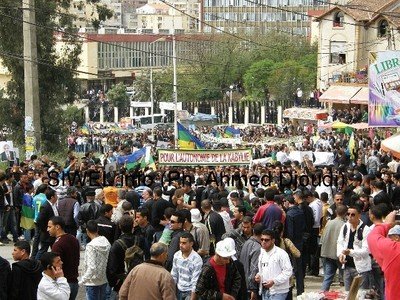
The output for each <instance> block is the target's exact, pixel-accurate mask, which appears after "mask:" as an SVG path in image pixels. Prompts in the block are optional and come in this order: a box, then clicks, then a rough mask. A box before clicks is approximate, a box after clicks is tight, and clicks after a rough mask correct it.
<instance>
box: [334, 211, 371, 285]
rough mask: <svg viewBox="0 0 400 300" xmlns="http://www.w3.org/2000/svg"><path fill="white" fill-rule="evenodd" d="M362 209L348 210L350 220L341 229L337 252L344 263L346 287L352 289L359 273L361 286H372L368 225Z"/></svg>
mask: <svg viewBox="0 0 400 300" xmlns="http://www.w3.org/2000/svg"><path fill="white" fill-rule="evenodd" d="M360 216H361V209H360V207H358V206H354V207H349V209H348V210H347V217H348V221H347V222H346V224H344V225H343V226H342V228H341V229H340V233H339V237H338V240H337V251H336V254H337V256H338V258H339V262H340V263H341V264H342V265H344V288H345V290H346V291H349V290H350V286H351V283H352V282H353V279H354V278H355V277H356V276H357V275H361V277H362V280H361V283H360V288H362V289H365V290H368V289H369V288H370V287H371V280H370V276H371V257H370V255H369V250H368V243H367V236H368V233H369V232H370V229H369V227H368V226H365V225H364V223H363V222H362V221H361V220H360Z"/></svg>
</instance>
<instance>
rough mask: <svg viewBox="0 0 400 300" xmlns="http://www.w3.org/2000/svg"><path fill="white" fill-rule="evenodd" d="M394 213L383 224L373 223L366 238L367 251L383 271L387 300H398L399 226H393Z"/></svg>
mask: <svg viewBox="0 0 400 300" xmlns="http://www.w3.org/2000/svg"><path fill="white" fill-rule="evenodd" d="M396 213H397V211H392V212H391V213H389V214H388V215H387V216H386V218H385V221H384V223H375V222H374V223H375V227H374V228H373V229H372V231H371V232H370V233H369V234H368V237H367V241H368V248H369V251H370V253H371V254H372V256H373V257H374V259H375V260H376V262H377V263H378V265H379V266H380V267H381V268H382V271H384V277H385V299H387V300H394V299H400V289H399V282H400V272H399V270H400V243H399V236H400V226H399V225H395V223H396ZM393 225H394V226H393Z"/></svg>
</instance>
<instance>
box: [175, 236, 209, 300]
mask: <svg viewBox="0 0 400 300" xmlns="http://www.w3.org/2000/svg"><path fill="white" fill-rule="evenodd" d="M193 244H194V239H193V235H191V234H190V233H189V232H185V233H184V234H182V236H181V237H180V238H179V249H180V250H179V251H178V252H176V253H175V254H174V259H173V262H172V271H171V275H172V277H173V278H174V281H175V283H176V285H177V297H178V299H187V298H191V299H192V298H194V297H195V290H196V283H197V280H198V279H199V276H200V272H201V268H202V267H203V259H202V258H201V256H200V255H199V254H198V253H197V252H196V251H194V250H193Z"/></svg>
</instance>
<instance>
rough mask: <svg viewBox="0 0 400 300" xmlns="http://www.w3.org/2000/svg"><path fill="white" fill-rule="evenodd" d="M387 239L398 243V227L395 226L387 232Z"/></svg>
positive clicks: (399, 238)
mask: <svg viewBox="0 0 400 300" xmlns="http://www.w3.org/2000/svg"><path fill="white" fill-rule="evenodd" d="M388 238H390V239H391V240H392V241H395V242H399V241H400V225H395V226H393V227H392V228H391V229H390V230H389V232H388Z"/></svg>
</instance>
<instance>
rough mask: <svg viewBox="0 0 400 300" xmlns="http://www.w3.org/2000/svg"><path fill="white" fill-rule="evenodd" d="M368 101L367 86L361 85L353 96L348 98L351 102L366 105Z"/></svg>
mask: <svg viewBox="0 0 400 300" xmlns="http://www.w3.org/2000/svg"><path fill="white" fill-rule="evenodd" d="M368 101H369V88H368V87H362V88H361V89H360V90H359V91H358V92H357V94H355V95H354V96H353V97H351V99H350V103H351V104H363V105H368Z"/></svg>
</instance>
